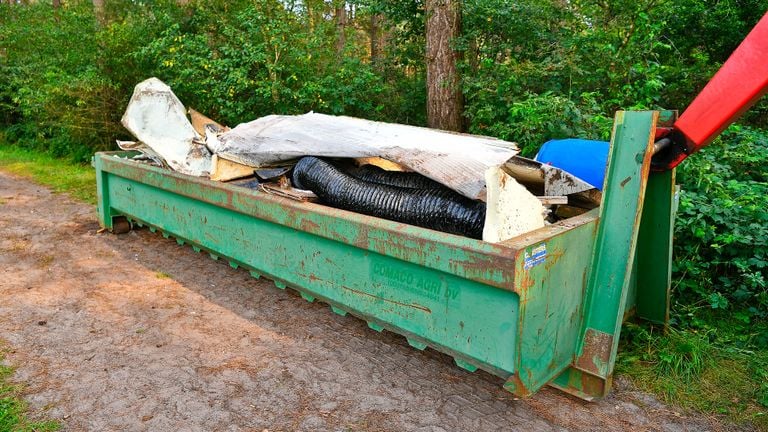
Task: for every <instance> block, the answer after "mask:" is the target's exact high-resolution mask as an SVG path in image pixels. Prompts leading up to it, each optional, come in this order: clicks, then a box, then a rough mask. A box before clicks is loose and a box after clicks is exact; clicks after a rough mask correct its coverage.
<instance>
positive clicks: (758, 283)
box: [674, 126, 768, 345]
mask: <svg viewBox="0 0 768 432" xmlns="http://www.w3.org/2000/svg"><path fill="white" fill-rule="evenodd" d="M766 161H768V133H766V132H764V131H761V130H756V129H751V128H747V127H739V126H733V127H731V128H730V129H729V130H727V131H726V132H725V133H724V134H723V135H722V136H721V137H720V138H719V139H718V140H717V141H716V142H715V143H713V144H712V145H711V146H710V147H708V148H706V149H704V150H703V151H702V152H700V153H698V154H696V155H694V156H692V157H690V158H689V159H688V160H687V161H686V162H685V163H684V164H683V165H682V166H681V168H680V170H679V176H678V182H679V183H681V184H682V191H681V193H680V204H679V210H678V218H677V223H676V231H675V261H674V271H675V279H676V280H675V284H674V287H675V298H676V299H677V301H678V302H679V303H681V304H682V305H696V304H698V305H705V306H706V307H708V308H711V309H715V310H717V311H727V314H726V315H727V316H729V317H730V318H733V319H735V320H736V321H737V322H742V323H743V324H745V325H746V324H751V323H752V322H753V321H754V322H755V323H760V322H764V320H765V319H766V318H768V282H766V272H767V270H768V212H767V211H766V209H768V172H767V171H766ZM689 309H690V308H685V307H683V308H680V311H681V312H683V311H688V310H689ZM694 317H695V315H686V314H685V313H681V314H678V320H682V321H686V320H687V319H689V318H694ZM688 324H695V323H690V322H689V323H688ZM753 328H756V327H754V326H753ZM762 331H763V332H765V331H766V329H765V328H764V329H763V330H762ZM759 338H760V340H759V342H760V343H761V344H765V345H768V333H764V334H761V335H759Z"/></svg>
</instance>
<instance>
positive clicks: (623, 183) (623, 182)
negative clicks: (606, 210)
mask: <svg viewBox="0 0 768 432" xmlns="http://www.w3.org/2000/svg"><path fill="white" fill-rule="evenodd" d="M630 180H632V176H629V177H627V178H625V179H624V180H622V181H621V187H624V186H626V185H627V183H629V181H630Z"/></svg>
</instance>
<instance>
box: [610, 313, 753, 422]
mask: <svg viewBox="0 0 768 432" xmlns="http://www.w3.org/2000/svg"><path fill="white" fill-rule="evenodd" d="M723 328H727V323H722V324H721V327H720V328H716V329H715V328H712V329H710V330H708V331H704V332H699V331H694V330H686V331H679V330H673V329H670V330H668V331H667V332H666V333H663V332H661V331H659V330H658V329H656V330H654V329H653V328H647V327H641V326H638V325H635V324H631V323H628V324H626V325H625V326H624V329H623V334H622V342H621V346H620V348H619V358H618V361H617V363H616V372H617V373H620V374H623V375H625V376H628V377H629V378H630V379H631V380H632V382H633V383H634V384H635V385H636V386H637V387H638V388H640V389H641V390H644V391H647V392H650V393H653V394H655V395H657V396H658V397H659V398H660V399H661V400H662V401H664V402H665V403H667V404H670V405H675V406H678V407H680V408H683V409H687V410H696V411H701V412H706V413H713V414H716V415H720V416H722V417H724V418H726V419H728V420H730V421H733V422H735V423H738V424H744V423H752V424H753V425H754V426H756V427H757V428H758V429H761V430H768V350H766V349H753V350H749V349H739V348H737V347H736V345H735V344H732V343H728V338H727V337H722V335H720V333H722V330H723Z"/></svg>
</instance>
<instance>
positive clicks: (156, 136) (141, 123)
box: [122, 78, 211, 176]
mask: <svg viewBox="0 0 768 432" xmlns="http://www.w3.org/2000/svg"><path fill="white" fill-rule="evenodd" d="M122 124H123V126H125V128H126V129H128V130H129V131H130V132H131V133H132V134H133V135H134V136H135V137H136V138H138V139H139V141H141V142H143V143H144V144H146V145H147V146H149V147H150V148H151V149H152V150H154V152H155V153H157V154H158V155H160V156H161V157H162V158H163V159H164V160H165V161H166V162H167V164H168V165H169V166H170V167H171V168H173V169H174V170H176V171H179V172H181V173H184V174H190V175H194V176H202V175H207V174H208V172H209V170H210V166H211V153H210V152H209V151H208V149H207V148H206V147H205V145H204V144H202V143H201V142H200V141H199V140H200V137H199V136H198V134H197V132H195V129H194V128H193V127H192V124H191V123H190V122H189V120H187V116H186V110H185V109H184V105H182V103H181V101H179V99H178V98H177V97H176V95H175V94H173V91H171V88H170V87H168V86H167V85H166V84H164V83H163V82H162V81H160V80H159V79H157V78H150V79H148V80H145V81H142V82H140V83H139V84H137V85H136V88H134V90H133V96H132V97H131V101H130V102H129V103H128V108H127V109H126V110H125V114H124V115H123V119H122Z"/></svg>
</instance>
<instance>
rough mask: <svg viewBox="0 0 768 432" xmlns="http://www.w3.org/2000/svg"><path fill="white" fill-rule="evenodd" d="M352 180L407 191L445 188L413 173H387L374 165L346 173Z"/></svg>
mask: <svg viewBox="0 0 768 432" xmlns="http://www.w3.org/2000/svg"><path fill="white" fill-rule="evenodd" d="M347 173H348V174H349V175H351V176H352V177H354V178H357V179H360V180H364V181H367V182H369V183H378V184H384V185H389V186H397V187H401V188H407V189H444V188H445V186H443V185H441V184H440V183H438V182H436V181H434V180H432V179H430V178H429V177H424V176H423V175H421V174H419V173H415V172H399V171H387V170H385V169H382V168H379V167H377V166H375V165H363V166H361V167H359V168H354V169H351V170H349V171H347Z"/></svg>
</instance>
